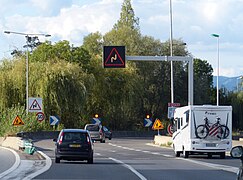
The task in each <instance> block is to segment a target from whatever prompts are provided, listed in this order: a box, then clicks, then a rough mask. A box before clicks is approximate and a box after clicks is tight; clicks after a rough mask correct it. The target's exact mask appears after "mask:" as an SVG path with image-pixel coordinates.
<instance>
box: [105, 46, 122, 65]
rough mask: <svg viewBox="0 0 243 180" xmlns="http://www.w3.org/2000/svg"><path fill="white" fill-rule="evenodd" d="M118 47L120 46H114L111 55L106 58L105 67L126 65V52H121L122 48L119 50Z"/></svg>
mask: <svg viewBox="0 0 243 180" xmlns="http://www.w3.org/2000/svg"><path fill="white" fill-rule="evenodd" d="M118 48H119V47H113V48H112V49H111V51H110V52H109V55H108V56H107V57H106V59H105V62H104V66H105V67H118V68H119V67H125V52H119V50H120V49H119V50H118ZM120 51H121V50H120ZM124 51H125V49H124Z"/></svg>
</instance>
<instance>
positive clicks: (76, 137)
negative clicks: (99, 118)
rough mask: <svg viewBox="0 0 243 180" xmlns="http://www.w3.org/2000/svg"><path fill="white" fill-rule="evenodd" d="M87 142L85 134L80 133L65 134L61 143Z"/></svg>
mask: <svg viewBox="0 0 243 180" xmlns="http://www.w3.org/2000/svg"><path fill="white" fill-rule="evenodd" d="M73 141H78V142H83V143H86V142H87V134H86V133H80V132H65V133H64V135H63V142H73Z"/></svg>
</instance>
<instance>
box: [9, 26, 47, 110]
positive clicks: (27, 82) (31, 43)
mask: <svg viewBox="0 0 243 180" xmlns="http://www.w3.org/2000/svg"><path fill="white" fill-rule="evenodd" d="M4 33H6V34H11V33H12V34H19V35H24V36H25V37H26V48H27V50H26V113H27V114H28V109H29V50H28V46H29V45H30V47H31V48H33V46H32V45H33V43H34V40H35V39H32V38H33V37H30V36H45V37H50V36H51V35H50V34H31V33H21V32H14V31H4ZM29 38H31V39H30V42H29ZM36 38H38V37H36ZM32 41H33V42H32ZM29 43H30V44H29ZM31 50H32V49H31Z"/></svg>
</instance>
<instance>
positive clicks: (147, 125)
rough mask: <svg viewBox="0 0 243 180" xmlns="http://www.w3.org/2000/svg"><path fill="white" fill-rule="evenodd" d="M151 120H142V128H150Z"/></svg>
mask: <svg viewBox="0 0 243 180" xmlns="http://www.w3.org/2000/svg"><path fill="white" fill-rule="evenodd" d="M152 123H153V122H152V119H151V118H144V121H143V125H144V127H150V126H152Z"/></svg>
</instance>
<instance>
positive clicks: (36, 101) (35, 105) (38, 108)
mask: <svg viewBox="0 0 243 180" xmlns="http://www.w3.org/2000/svg"><path fill="white" fill-rule="evenodd" d="M28 110H29V112H42V98H29V107H28Z"/></svg>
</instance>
